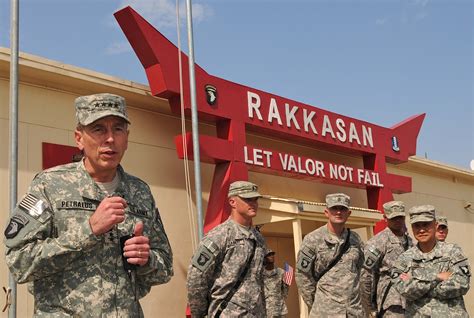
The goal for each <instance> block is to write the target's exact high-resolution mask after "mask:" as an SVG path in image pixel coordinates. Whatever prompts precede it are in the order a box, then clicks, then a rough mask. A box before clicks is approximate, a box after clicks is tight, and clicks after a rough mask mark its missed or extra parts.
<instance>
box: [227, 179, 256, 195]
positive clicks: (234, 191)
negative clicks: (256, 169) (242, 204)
mask: <svg viewBox="0 0 474 318" xmlns="http://www.w3.org/2000/svg"><path fill="white" fill-rule="evenodd" d="M227 196H228V197H229V198H230V197H233V196H238V197H241V198H245V199H250V198H259V197H261V196H262V195H261V194H260V193H258V186H257V185H256V184H254V183H252V182H249V181H235V182H232V183H231V184H230V187H229V194H228V195H227Z"/></svg>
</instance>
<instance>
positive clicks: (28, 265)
mask: <svg viewBox="0 0 474 318" xmlns="http://www.w3.org/2000/svg"><path fill="white" fill-rule="evenodd" d="M118 173H119V175H120V183H119V185H118V187H117V190H116V195H119V196H121V197H123V198H124V199H125V200H126V201H127V203H128V207H127V208H126V210H125V213H126V219H125V221H124V222H122V223H120V224H118V225H117V226H116V227H115V229H114V230H111V231H109V232H108V233H106V234H104V235H100V236H95V235H94V234H93V233H92V231H91V228H90V225H89V217H90V216H91V215H92V213H93V212H94V211H95V209H96V208H97V206H98V205H99V203H100V202H101V201H102V200H103V199H104V197H105V194H104V193H103V192H102V191H101V190H100V189H99V187H98V186H97V184H96V183H95V182H94V181H93V180H92V178H91V177H90V175H89V174H88V173H87V172H86V170H85V168H84V164H83V163H82V162H79V163H72V164H67V165H62V166H58V167H54V168H52V169H49V170H45V171H43V172H41V173H40V174H38V175H37V176H36V177H35V178H34V180H33V181H32V183H31V185H30V188H29V190H28V193H27V195H26V196H25V197H23V198H22V199H21V200H20V203H19V205H18V206H17V208H16V209H15V211H14V215H13V216H12V219H11V220H10V223H9V225H8V227H7V229H6V230H5V236H6V238H5V244H6V247H7V248H6V261H7V265H8V267H9V268H10V271H11V272H12V273H13V275H14V276H15V279H16V281H17V282H18V283H25V282H30V283H31V285H30V286H29V290H30V292H32V294H33V295H34V299H35V316H38V317H40V316H48V317H51V316H60V317H73V316H74V317H79V316H80V317H108V316H113V317H139V316H142V313H141V308H140V305H139V303H138V302H137V301H135V289H136V294H137V297H138V298H141V297H143V296H145V295H146V294H147V293H148V292H149V291H150V288H151V286H152V285H156V284H162V283H165V282H168V281H169V280H170V278H171V276H172V275H173V269H172V253H171V248H170V245H169V242H168V238H167V236H166V233H165V231H164V229H163V224H162V222H161V219H160V216H159V213H158V210H157V209H156V207H155V202H154V200H153V197H152V194H151V192H150V189H149V187H148V186H147V185H146V183H145V182H143V181H141V180H140V179H138V178H136V177H133V176H131V175H129V174H127V173H125V172H124V171H123V169H122V168H121V167H119V169H118ZM138 221H143V224H144V235H145V236H147V237H148V238H149V239H150V245H151V254H150V260H149V262H148V263H147V264H146V265H145V266H141V267H139V268H138V269H137V270H136V285H135V286H133V285H132V284H131V279H130V277H129V275H128V274H127V273H126V272H125V270H124V268H123V266H122V258H121V251H120V246H119V238H120V237H121V236H123V235H127V234H131V233H133V228H134V226H135V224H136V223H137V222H138Z"/></svg>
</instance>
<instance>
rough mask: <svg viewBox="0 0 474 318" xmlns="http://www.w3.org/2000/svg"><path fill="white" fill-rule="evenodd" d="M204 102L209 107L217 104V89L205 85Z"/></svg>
mask: <svg viewBox="0 0 474 318" xmlns="http://www.w3.org/2000/svg"><path fill="white" fill-rule="evenodd" d="M205 89H206V100H207V103H208V104H209V105H211V106H212V105H214V104H215V103H216V102H217V88H216V87H215V86H212V85H206V86H205Z"/></svg>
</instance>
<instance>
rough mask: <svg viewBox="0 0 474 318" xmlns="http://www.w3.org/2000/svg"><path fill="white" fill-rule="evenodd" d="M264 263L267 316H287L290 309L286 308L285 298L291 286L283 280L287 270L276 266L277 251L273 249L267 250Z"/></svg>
mask: <svg viewBox="0 0 474 318" xmlns="http://www.w3.org/2000/svg"><path fill="white" fill-rule="evenodd" d="M264 263H265V270H264V271H263V284H264V286H265V289H264V292H265V304H266V306H267V307H266V308H267V317H281V318H283V317H286V315H287V314H288V309H287V308H286V304H285V299H286V297H288V290H289V289H290V286H288V285H287V284H286V283H285V282H284V281H283V276H284V275H285V271H284V270H283V269H282V268H279V267H275V252H274V251H272V250H271V249H268V250H267V254H266V255H265V262H264Z"/></svg>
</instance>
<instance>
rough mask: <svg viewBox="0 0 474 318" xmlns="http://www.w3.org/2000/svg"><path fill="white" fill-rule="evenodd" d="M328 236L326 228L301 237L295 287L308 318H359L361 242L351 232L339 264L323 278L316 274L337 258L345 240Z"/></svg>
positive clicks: (360, 311)
mask: <svg viewBox="0 0 474 318" xmlns="http://www.w3.org/2000/svg"><path fill="white" fill-rule="evenodd" d="M347 233H348V231H347V230H344V232H343V234H342V239H341V240H338V239H337V238H335V237H334V236H332V235H331V234H330V233H329V232H328V229H327V226H322V227H320V228H319V229H317V230H315V231H313V232H311V233H309V234H308V235H306V236H305V238H304V240H303V244H302V246H301V249H300V251H299V252H298V259H297V266H296V275H295V278H296V283H297V286H298V291H299V293H300V295H301V296H302V297H303V299H304V301H305V303H306V305H308V308H309V309H310V317H363V316H364V313H363V309H362V305H361V300H360V294H359V278H360V271H361V268H362V265H363V263H364V253H363V246H362V241H361V239H360V237H359V235H357V233H354V232H351V236H350V245H349V249H348V250H347V252H346V253H345V254H344V255H343V256H342V258H341V259H340V261H339V262H338V263H337V264H336V265H334V267H332V268H331V270H329V271H328V272H327V273H326V274H325V275H324V276H323V277H320V274H321V273H322V272H323V271H324V269H325V268H326V267H327V266H328V265H329V263H330V262H331V260H333V259H334V258H335V257H336V255H337V254H338V251H339V249H340V248H341V247H342V243H343V241H344V240H345V239H346V237H347Z"/></svg>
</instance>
